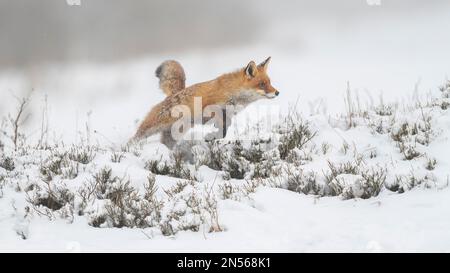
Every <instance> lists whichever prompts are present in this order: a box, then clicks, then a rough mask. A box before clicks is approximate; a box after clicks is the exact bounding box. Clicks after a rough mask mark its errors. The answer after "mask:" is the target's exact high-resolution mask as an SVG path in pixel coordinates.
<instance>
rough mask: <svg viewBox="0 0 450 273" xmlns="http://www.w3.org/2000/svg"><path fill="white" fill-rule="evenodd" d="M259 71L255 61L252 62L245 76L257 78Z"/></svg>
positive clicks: (246, 69)
mask: <svg viewBox="0 0 450 273" xmlns="http://www.w3.org/2000/svg"><path fill="white" fill-rule="evenodd" d="M257 71H258V69H257V67H256V64H255V62H254V61H250V62H249V63H248V65H247V67H246V68H245V75H247V76H248V77H250V78H253V77H255V76H256V72H257Z"/></svg>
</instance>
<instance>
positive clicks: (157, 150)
mask: <svg viewBox="0 0 450 273" xmlns="http://www.w3.org/2000/svg"><path fill="white" fill-rule="evenodd" d="M415 12H416V13H415V14H414V15H415V16H411V18H413V19H414V20H413V19H411V18H410V17H407V18H406V17H402V18H403V19H402V20H400V19H398V18H396V17H395V16H391V17H387V18H385V21H383V22H380V21H376V20H372V19H374V18H375V17H367V18H365V19H364V20H363V19H362V21H359V24H357V25H355V26H352V27H349V28H348V29H346V28H344V29H346V30H344V31H342V30H341V31H340V32H339V35H337V34H336V33H334V31H333V27H332V26H334V24H335V23H336V22H332V21H330V22H326V21H320V22H314V21H311V22H310V24H309V25H304V26H302V25H300V24H298V22H297V23H295V24H296V26H298V33H296V32H295V31H294V29H295V30H296V29H297V27H295V28H294V27H292V26H293V25H292V24H293V23H294V22H291V21H289V20H287V21H285V22H278V23H277V24H273V25H272V27H271V28H269V29H268V30H267V33H266V35H263V36H262V37H261V39H260V41H257V42H255V43H256V44H249V45H248V46H246V47H240V48H229V49H227V48H222V49H216V50H211V52H208V51H202V52H195V51H193V52H189V53H186V52H185V53H178V54H171V55H168V56H148V57H145V58H139V59H136V60H129V61H127V62H118V63H109V64H92V63H78V64H70V65H66V64H52V65H49V66H46V67H44V68H42V67H38V68H34V69H33V68H30V69H28V70H25V71H14V70H9V71H2V73H1V74H0V99H1V100H0V118H1V121H2V123H0V132H1V133H2V134H1V135H0V251H19V252H20V251H58V252H60V251H62V252H65V251H146V252H155V251H180V252H188V251H236V252H238V251H239V252H240V251H256V252H258V251H271V252H278V251H280V252H284V251H295V252H297V251H357V252H359V251H375V252H376V251H411V252H416V251H418V252H422V251H449V250H450V218H449V217H448V215H450V189H449V187H448V185H449V183H450V182H449V180H450V178H449V176H450V157H449V156H448V151H450V144H449V137H450V112H449V110H448V108H449V107H450V106H449V103H450V99H449V97H450V85H449V83H448V81H446V79H445V78H446V76H447V75H448V72H449V71H448V61H447V60H448V59H449V57H450V56H449V53H448V50H447V48H448V45H449V41H448V37H447V36H446V35H443V34H441V31H440V29H448V27H449V26H450V21H449V20H448V15H447V14H448V12H447V11H445V10H441V11H433V12H432V16H421V14H420V12H422V11H420V12H419V11H415ZM347 23H348V24H351V22H347ZM280 29H289V30H290V31H287V32H282V31H279V30H280ZM431 30H432V31H431ZM299 33H301V34H302V36H300V35H297V34H299ZM400 34H401V35H400ZM338 36H339V37H338ZM305 37H306V38H305ZM305 39H306V40H305ZM267 55H271V56H272V62H271V64H270V67H269V75H270V77H271V80H272V84H273V86H274V87H276V88H277V89H279V90H280V96H279V97H277V98H276V99H274V100H270V101H268V100H262V101H259V102H257V103H255V104H253V105H251V106H249V107H248V108H247V109H246V110H245V111H243V112H242V113H240V114H239V115H238V116H237V117H236V118H235V119H234V120H233V124H234V126H232V127H231V131H230V134H229V135H227V137H226V139H224V140H220V141H216V142H215V143H213V144H211V143H204V142H199V143H196V144H195V145H193V146H192V147H191V149H188V150H192V151H194V152H193V153H194V155H193V157H192V160H191V161H184V160H180V158H178V154H177V153H173V152H171V151H169V150H168V149H167V148H166V147H165V146H164V145H162V144H160V143H159V142H158V137H157V136H154V137H151V138H150V139H149V140H148V141H147V142H146V143H141V144H139V145H134V146H127V145H126V142H127V141H128V139H129V138H130V136H132V135H133V133H134V132H135V130H136V127H137V124H138V122H139V121H140V120H141V119H142V117H143V116H144V115H145V114H146V112H147V111H148V110H149V109H150V108H151V107H152V106H153V105H155V104H156V103H158V102H159V101H161V100H162V99H163V98H164V94H163V93H162V92H160V91H159V90H158V89H157V86H158V82H157V79H156V78H155V77H154V75H153V71H154V69H155V68H156V67H157V65H158V64H159V63H160V62H161V61H162V60H165V59H169V58H170V59H177V60H179V61H180V62H181V63H182V64H183V66H184V68H185V70H186V74H187V83H188V85H189V84H193V83H196V82H201V81H204V80H208V79H212V78H214V77H216V76H218V75H219V74H221V73H224V72H229V71H232V70H233V69H236V68H239V67H242V66H245V65H246V64H247V63H248V62H249V61H250V58H254V59H255V61H257V62H258V61H262V60H263V59H265V57H267ZM348 83H349V86H347V84H348ZM441 86H442V90H440V89H439V87H441ZM31 90H33V91H32V92H31V93H30V91H31ZM347 90H349V91H348V92H347ZM28 94H30V95H31V96H30V102H29V104H28V105H27V108H26V111H25V113H24V116H23V117H26V116H27V115H28V114H31V115H30V116H29V117H28V119H27V120H26V122H25V123H24V124H23V126H22V127H21V128H20V129H21V130H20V132H22V133H23V136H24V137H20V138H19V142H18V143H19V145H18V149H17V151H14V145H13V142H12V141H11V138H10V137H11V134H12V128H11V124H10V122H9V119H8V118H7V116H8V114H11V115H12V116H14V114H15V111H16V107H17V105H18V102H17V101H16V100H15V99H14V97H19V98H20V97H23V96H27V95H28ZM267 109H270V110H274V111H273V112H271V111H266V110H267ZM292 110H294V112H296V113H297V112H298V114H293V113H292ZM262 113H263V114H267V113H269V114H271V116H272V118H273V123H272V124H271V125H270V126H269V127H264V126H262V127H261V126H259V125H260V121H261V120H260V119H262V118H264V117H265V115H262ZM248 120H250V122H247V121H248ZM47 128H48V130H47ZM237 140H241V141H240V142H238V141H237Z"/></svg>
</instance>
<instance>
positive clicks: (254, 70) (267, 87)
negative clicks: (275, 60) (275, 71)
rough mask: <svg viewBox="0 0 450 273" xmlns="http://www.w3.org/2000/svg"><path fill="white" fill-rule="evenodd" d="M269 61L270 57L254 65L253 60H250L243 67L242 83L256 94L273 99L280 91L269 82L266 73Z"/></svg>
mask: <svg viewBox="0 0 450 273" xmlns="http://www.w3.org/2000/svg"><path fill="white" fill-rule="evenodd" d="M269 62H270V57H269V58H267V59H266V60H265V61H264V62H262V63H260V64H258V65H256V63H255V62H254V61H250V62H249V63H248V65H247V66H246V67H245V69H244V77H245V83H244V84H245V86H246V88H248V89H249V90H252V91H254V92H256V93H257V94H258V95H261V96H262V97H266V98H269V99H273V98H275V97H276V96H278V95H279V94H280V92H278V90H276V89H275V88H274V87H273V86H272V85H271V84H270V78H269V76H268V75H267V67H268V65H269Z"/></svg>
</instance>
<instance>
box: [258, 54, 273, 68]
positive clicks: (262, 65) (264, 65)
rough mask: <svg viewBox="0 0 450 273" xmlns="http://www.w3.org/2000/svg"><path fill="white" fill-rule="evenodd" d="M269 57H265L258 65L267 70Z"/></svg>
mask: <svg viewBox="0 0 450 273" xmlns="http://www.w3.org/2000/svg"><path fill="white" fill-rule="evenodd" d="M271 58H272V57H269V58H267V59H266V60H265V61H264V62H262V63H260V64H259V65H258V66H259V67H262V68H264V70H267V65H268V64H269V62H270V59H271Z"/></svg>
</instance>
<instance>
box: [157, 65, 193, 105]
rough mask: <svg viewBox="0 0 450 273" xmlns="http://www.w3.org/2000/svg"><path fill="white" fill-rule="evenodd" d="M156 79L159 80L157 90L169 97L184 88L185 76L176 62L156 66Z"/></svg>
mask: <svg viewBox="0 0 450 273" xmlns="http://www.w3.org/2000/svg"><path fill="white" fill-rule="evenodd" d="M155 75H156V77H158V78H159V88H161V90H162V91H163V92H164V93H166V95H167V96H171V95H173V94H175V93H177V92H179V91H181V90H183V89H184V88H185V84H186V75H185V74H184V69H183V67H182V66H181V64H180V63H178V62H177V61H173V60H169V61H165V62H163V63H162V64H160V65H159V66H158V68H157V69H156V71H155Z"/></svg>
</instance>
